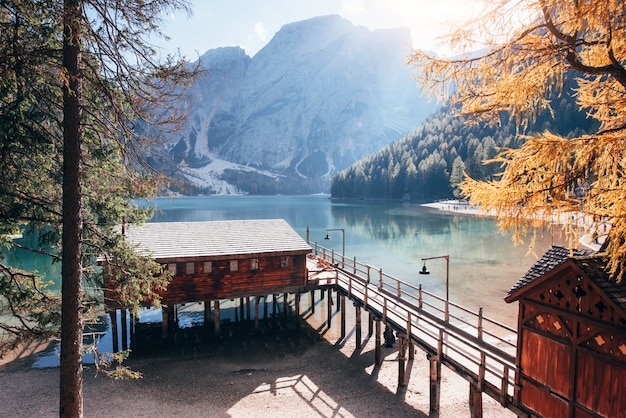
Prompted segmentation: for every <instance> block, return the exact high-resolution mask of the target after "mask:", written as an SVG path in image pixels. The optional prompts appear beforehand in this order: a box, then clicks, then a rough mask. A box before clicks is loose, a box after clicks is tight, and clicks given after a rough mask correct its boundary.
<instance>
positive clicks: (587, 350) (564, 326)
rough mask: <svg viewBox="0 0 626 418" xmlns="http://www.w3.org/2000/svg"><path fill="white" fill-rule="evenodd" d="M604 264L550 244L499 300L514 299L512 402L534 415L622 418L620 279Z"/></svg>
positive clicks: (624, 337)
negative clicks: (516, 370)
mask: <svg viewBox="0 0 626 418" xmlns="http://www.w3.org/2000/svg"><path fill="white" fill-rule="evenodd" d="M605 267H606V265H605V263H604V262H603V260H602V258H601V257H597V256H593V255H590V253H589V252H586V251H581V250H577V251H575V252H574V253H573V254H572V253H570V250H568V249H565V248H562V247H552V248H551V249H550V250H548V251H547V252H546V254H544V255H543V256H542V257H541V259H540V260H538V262H537V263H535V265H534V266H533V267H532V268H531V269H530V270H529V271H528V273H527V274H526V275H525V276H524V277H523V278H522V279H521V280H520V281H518V283H517V284H515V286H514V287H513V288H512V289H511V290H510V291H509V293H508V295H507V296H506V297H505V300H506V301H507V302H514V301H519V318H518V347H517V359H516V362H517V366H518V368H519V373H518V375H517V377H516V380H517V389H516V394H515V396H516V400H517V402H518V404H521V405H523V406H525V407H527V408H529V409H530V410H532V411H535V412H536V414H537V415H538V416H544V417H618V416H625V415H624V414H625V413H626V412H625V411H626V383H625V382H626V283H624V282H622V283H617V282H616V281H614V280H609V278H608V276H607V274H606V271H605Z"/></svg>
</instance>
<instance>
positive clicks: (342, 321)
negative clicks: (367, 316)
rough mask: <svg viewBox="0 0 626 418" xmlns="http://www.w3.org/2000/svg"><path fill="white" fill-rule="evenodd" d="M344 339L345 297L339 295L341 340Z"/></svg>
mask: <svg viewBox="0 0 626 418" xmlns="http://www.w3.org/2000/svg"><path fill="white" fill-rule="evenodd" d="M345 339H346V297H345V296H344V295H341V341H342V342H343V341H344V340H345Z"/></svg>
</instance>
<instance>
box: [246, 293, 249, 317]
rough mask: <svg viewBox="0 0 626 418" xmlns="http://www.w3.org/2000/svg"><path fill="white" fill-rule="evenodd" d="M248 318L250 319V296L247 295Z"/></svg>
mask: <svg viewBox="0 0 626 418" xmlns="http://www.w3.org/2000/svg"><path fill="white" fill-rule="evenodd" d="M246 320H247V321H249V320H250V296H246Z"/></svg>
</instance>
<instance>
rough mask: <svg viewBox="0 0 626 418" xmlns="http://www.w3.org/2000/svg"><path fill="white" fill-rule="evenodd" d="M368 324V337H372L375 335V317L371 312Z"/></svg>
mask: <svg viewBox="0 0 626 418" xmlns="http://www.w3.org/2000/svg"><path fill="white" fill-rule="evenodd" d="M367 322H368V324H367V335H368V336H371V335H372V334H373V333H374V315H373V314H372V313H371V312H370V313H369V319H368V321H367Z"/></svg>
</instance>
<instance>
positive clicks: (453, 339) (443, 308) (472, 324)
mask: <svg viewBox="0 0 626 418" xmlns="http://www.w3.org/2000/svg"><path fill="white" fill-rule="evenodd" d="M311 246H312V248H313V254H314V255H315V256H317V257H318V259H320V260H322V262H323V263H324V262H325V263H326V264H327V265H329V266H331V267H332V269H333V270H335V274H334V281H335V284H336V285H337V286H338V287H339V288H340V290H341V291H342V292H344V293H345V294H346V295H347V296H348V297H349V298H350V299H352V300H353V301H354V302H356V303H357V304H359V305H361V306H363V307H364V308H365V309H367V310H368V311H370V312H373V313H374V314H375V315H377V316H378V317H379V318H381V319H382V320H383V321H384V322H385V323H386V324H388V325H390V326H392V327H393V328H394V329H395V330H396V331H397V332H399V333H402V334H405V335H406V336H407V338H408V339H409V340H410V341H411V342H413V343H415V344H418V345H419V346H420V347H421V348H422V349H423V350H424V351H426V352H427V353H428V356H429V358H435V359H436V361H439V362H441V364H444V365H446V366H448V367H449V368H451V369H453V370H454V371H455V372H457V373H458V374H460V375H462V376H463V377H464V378H466V379H467V380H468V381H470V382H471V383H473V384H474V385H475V386H476V387H477V388H478V390H479V391H481V392H484V393H487V394H489V395H490V396H491V397H492V398H494V399H497V400H498V401H499V402H500V403H501V404H502V405H504V406H507V407H509V408H510V409H513V410H516V408H515V407H514V405H512V404H511V403H512V402H514V401H513V399H514V396H513V395H514V394H513V392H514V384H515V373H516V367H515V352H516V348H517V332H516V330H515V329H514V328H511V327H509V326H507V325H505V324H502V323H500V322H498V321H495V320H493V319H490V318H488V317H486V316H484V314H483V311H482V308H479V310H478V312H475V311H472V310H470V309H467V308H464V307H463V306H461V305H458V304H456V303H453V302H450V301H447V300H445V299H444V298H441V297H439V296H437V295H435V294H433V293H430V292H427V291H426V290H424V289H423V288H422V285H418V286H415V285H412V284H410V283H407V282H405V281H402V280H399V279H397V278H395V277H393V276H390V275H388V274H386V273H384V272H383V271H382V269H380V268H376V267H373V266H370V265H368V264H363V263H360V262H358V261H357V259H356V257H355V258H346V257H344V256H343V255H341V254H337V253H335V252H334V250H329V249H327V248H324V247H322V246H319V245H318V244H317V243H313V244H311Z"/></svg>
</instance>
